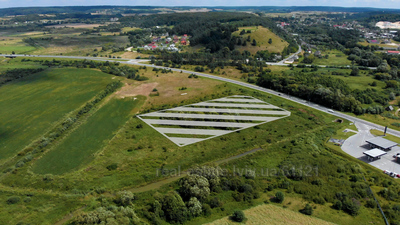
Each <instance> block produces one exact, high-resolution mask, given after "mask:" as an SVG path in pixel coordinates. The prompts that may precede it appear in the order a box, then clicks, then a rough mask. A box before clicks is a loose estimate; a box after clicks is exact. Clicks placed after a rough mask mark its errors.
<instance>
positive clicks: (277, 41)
mask: <svg viewBox="0 0 400 225" xmlns="http://www.w3.org/2000/svg"><path fill="white" fill-rule="evenodd" d="M243 29H244V30H246V31H247V30H250V31H251V33H250V34H248V33H246V34H243V35H239V34H240V31H242V30H243ZM232 35H233V36H241V37H242V38H243V39H244V40H246V39H247V36H250V39H251V41H250V42H248V43H247V46H236V49H238V50H240V51H245V50H247V51H249V52H251V54H255V53H256V52H257V51H263V50H268V51H269V52H282V51H283V49H284V48H285V47H286V46H288V45H289V44H288V43H287V42H286V41H285V40H283V39H282V38H280V37H279V36H278V35H276V34H274V33H273V32H271V31H270V30H269V29H267V28H265V27H261V26H257V27H239V31H235V32H234V33H233V34H232ZM270 38H271V40H272V43H271V44H269V43H268V40H269V39H270ZM253 39H255V40H256V42H257V46H252V45H251V43H252V41H253Z"/></svg>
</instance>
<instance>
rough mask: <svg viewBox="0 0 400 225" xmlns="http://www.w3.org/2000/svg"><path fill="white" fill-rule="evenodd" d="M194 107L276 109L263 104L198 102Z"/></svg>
mask: <svg viewBox="0 0 400 225" xmlns="http://www.w3.org/2000/svg"><path fill="white" fill-rule="evenodd" d="M192 105H194V106H209V107H232V108H259V109H277V108H278V107H276V106H274V105H263V104H235V103H211V102H210V103H209V102H200V103H196V104H192Z"/></svg>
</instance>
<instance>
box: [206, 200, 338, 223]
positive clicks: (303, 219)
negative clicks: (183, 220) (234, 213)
mask: <svg viewBox="0 0 400 225" xmlns="http://www.w3.org/2000/svg"><path fill="white" fill-rule="evenodd" d="M243 212H244V214H245V216H246V218H247V220H246V223H245V224H249V225H253V224H254V225H256V224H269V225H274V224H276V225H280V224H298V225H301V224H304V225H313V224H315V225H333V223H330V222H327V221H324V220H321V219H318V218H315V217H311V216H306V215H303V214H301V213H298V212H294V211H291V210H289V209H284V208H281V207H279V206H275V205H272V204H270V205H259V206H256V207H254V208H251V209H247V210H244V211H243ZM217 224H218V225H231V224H232V225H234V224H239V223H237V222H233V221H232V220H230V219H229V218H228V217H224V218H222V219H219V220H216V221H214V222H212V223H207V225H217Z"/></svg>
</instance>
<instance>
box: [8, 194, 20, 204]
mask: <svg viewBox="0 0 400 225" xmlns="http://www.w3.org/2000/svg"><path fill="white" fill-rule="evenodd" d="M20 200H21V198H20V197H17V196H11V197H9V198H8V199H7V204H9V205H11V204H16V203H18V202H19V201H20Z"/></svg>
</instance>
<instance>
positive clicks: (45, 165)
mask: <svg viewBox="0 0 400 225" xmlns="http://www.w3.org/2000/svg"><path fill="white" fill-rule="evenodd" d="M144 99H145V98H143V97H140V98H139V97H138V99H136V100H134V99H133V98H124V99H120V98H113V99H111V100H110V101H109V102H106V103H105V105H104V106H103V107H101V108H100V109H99V110H98V111H97V112H95V113H94V115H92V116H91V117H90V118H89V119H88V120H87V121H86V122H85V123H84V124H82V125H81V126H79V127H78V128H77V129H76V130H74V131H73V132H72V133H71V134H70V135H69V136H68V137H67V138H65V139H64V140H62V141H61V143H60V144H58V145H56V146H55V147H53V148H52V149H51V151H50V152H49V153H47V154H46V155H44V156H43V157H42V158H41V159H39V160H37V161H36V163H35V164H34V167H33V172H35V173H39V174H50V173H51V174H63V173H66V172H70V171H72V170H74V169H76V168H78V167H79V166H82V165H84V164H86V163H88V162H90V161H91V160H92V159H93V158H94V154H95V153H96V152H98V151H99V150H101V149H102V148H103V147H104V146H105V145H106V144H107V143H108V142H109V140H110V139H111V138H112V137H113V136H114V135H115V134H116V132H117V131H118V129H119V128H120V127H121V126H122V125H124V124H125V123H126V121H127V120H128V119H129V118H128V117H129V115H130V113H131V111H132V110H134V109H135V108H137V107H140V106H141V104H142V103H143V101H144Z"/></svg>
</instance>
